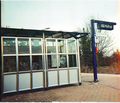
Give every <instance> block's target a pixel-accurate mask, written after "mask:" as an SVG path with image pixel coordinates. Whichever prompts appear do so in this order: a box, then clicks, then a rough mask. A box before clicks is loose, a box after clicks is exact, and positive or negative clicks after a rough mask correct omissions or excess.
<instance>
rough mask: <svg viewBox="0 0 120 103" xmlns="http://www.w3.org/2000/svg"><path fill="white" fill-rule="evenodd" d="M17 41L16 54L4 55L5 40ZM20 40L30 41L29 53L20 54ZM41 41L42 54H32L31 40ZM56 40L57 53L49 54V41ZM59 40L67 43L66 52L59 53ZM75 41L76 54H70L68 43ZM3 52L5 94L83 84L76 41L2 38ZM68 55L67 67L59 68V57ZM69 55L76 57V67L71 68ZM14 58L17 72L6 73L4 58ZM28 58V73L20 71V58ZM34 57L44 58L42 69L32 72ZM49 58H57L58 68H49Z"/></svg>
mask: <svg viewBox="0 0 120 103" xmlns="http://www.w3.org/2000/svg"><path fill="white" fill-rule="evenodd" d="M4 38H7V39H11V38H12V39H15V43H16V45H15V54H4V53H3V49H4V47H3V42H4V41H3V39H4ZM18 39H28V40H29V53H27V54H19V53H18V48H19V47H18ZM32 39H37V40H38V39H39V40H41V50H42V52H41V53H32V46H31V40H32ZM48 40H54V41H55V47H56V53H47V41H48ZM58 40H64V41H65V43H66V52H65V53H58ZM69 40H71V41H74V43H75V51H76V52H74V53H69V52H68V41H69ZM1 48H2V49H1V50H2V56H1V58H2V83H3V84H2V86H3V94H5V93H11V92H18V91H24V90H32V89H36V88H48V87H53V86H60V85H66V84H80V83H81V71H80V57H79V45H78V40H76V39H57V38H44V36H43V38H38V37H7V36H2V37H1ZM60 55H66V62H67V66H66V67H64V68H59V65H60V61H59V59H58V58H59V56H60ZM69 55H75V58H76V66H75V67H69ZM5 56H8V57H9V56H14V57H15V58H16V71H14V72H4V57H5ZM20 56H28V57H29V58H30V60H29V67H30V69H29V70H27V71H19V57H20ZM32 56H41V57H42V69H39V70H32ZM48 56H56V60H57V61H56V67H55V68H52V67H51V68H48V61H49V59H48Z"/></svg>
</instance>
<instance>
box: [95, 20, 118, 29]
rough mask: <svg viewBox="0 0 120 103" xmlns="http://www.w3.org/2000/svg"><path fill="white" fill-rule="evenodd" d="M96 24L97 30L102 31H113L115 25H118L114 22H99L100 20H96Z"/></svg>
mask: <svg viewBox="0 0 120 103" xmlns="http://www.w3.org/2000/svg"><path fill="white" fill-rule="evenodd" d="M95 22H96V23H97V29H102V30H113V27H114V25H116V23H113V22H106V21H98V20H95Z"/></svg>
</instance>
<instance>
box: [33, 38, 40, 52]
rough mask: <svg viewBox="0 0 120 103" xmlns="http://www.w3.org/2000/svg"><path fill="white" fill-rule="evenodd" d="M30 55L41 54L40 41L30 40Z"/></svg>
mask: <svg viewBox="0 0 120 103" xmlns="http://www.w3.org/2000/svg"><path fill="white" fill-rule="evenodd" d="M31 45H32V53H42V46H41V45H42V42H41V40H40V39H32V40H31Z"/></svg>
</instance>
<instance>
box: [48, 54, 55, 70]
mask: <svg viewBox="0 0 120 103" xmlns="http://www.w3.org/2000/svg"><path fill="white" fill-rule="evenodd" d="M47 59H48V60H47V61H48V69H50V68H57V56H56V55H48V56H47Z"/></svg>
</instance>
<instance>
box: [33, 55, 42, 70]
mask: <svg viewBox="0 0 120 103" xmlns="http://www.w3.org/2000/svg"><path fill="white" fill-rule="evenodd" d="M39 69H42V56H32V70H39Z"/></svg>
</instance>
